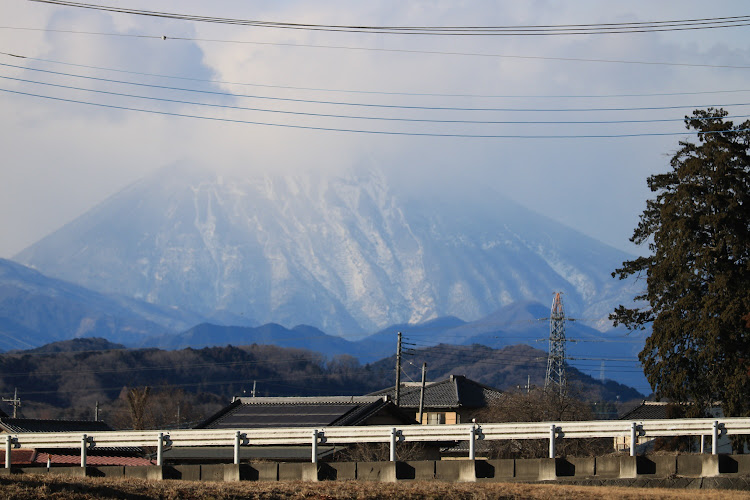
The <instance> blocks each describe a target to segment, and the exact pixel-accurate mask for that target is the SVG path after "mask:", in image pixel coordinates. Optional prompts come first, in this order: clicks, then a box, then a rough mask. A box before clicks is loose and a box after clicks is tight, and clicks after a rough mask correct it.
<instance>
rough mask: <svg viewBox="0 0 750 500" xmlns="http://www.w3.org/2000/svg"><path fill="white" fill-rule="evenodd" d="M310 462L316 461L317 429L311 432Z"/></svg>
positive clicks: (315, 462)
mask: <svg viewBox="0 0 750 500" xmlns="http://www.w3.org/2000/svg"><path fill="white" fill-rule="evenodd" d="M312 463H314V464H317V463H318V429H315V430H314V431H313V432H312Z"/></svg>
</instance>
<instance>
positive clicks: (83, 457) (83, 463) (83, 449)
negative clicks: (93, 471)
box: [81, 434, 86, 468]
mask: <svg viewBox="0 0 750 500" xmlns="http://www.w3.org/2000/svg"><path fill="white" fill-rule="evenodd" d="M81 467H84V468H85V467H86V434H84V435H83V436H81Z"/></svg>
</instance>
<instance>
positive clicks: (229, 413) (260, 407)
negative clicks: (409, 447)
mask: <svg viewBox="0 0 750 500" xmlns="http://www.w3.org/2000/svg"><path fill="white" fill-rule="evenodd" d="M416 424H417V422H416V420H414V419H413V418H412V417H411V414H410V413H408V412H404V411H401V410H399V409H398V408H396V406H395V405H394V404H393V402H392V401H390V400H389V399H388V398H387V397H383V396H327V397H260V398H252V397H250V398H245V397H243V398H235V399H234V400H233V401H232V403H231V404H229V405H227V406H226V407H225V408H223V409H221V410H220V411H218V412H217V413H216V414H214V415H212V416H210V417H208V418H207V419H206V420H204V421H203V422H201V423H200V424H198V425H197V426H196V429H257V428H264V427H311V428H312V427H317V428H321V429H322V428H323V427H340V426H363V425H397V426H402V425H416ZM343 448H346V447H343ZM310 450H311V447H310V446H243V447H241V448H240V458H241V459H243V460H246V459H252V460H288V461H297V460H299V461H309V460H310ZM341 450H342V447H341V446H338V447H334V446H327V445H324V444H321V445H319V446H318V456H319V458H325V457H326V456H329V455H331V454H332V453H334V452H335V451H341ZM232 454H233V450H232V449H231V448H227V447H208V446H207V447H190V448H177V447H175V448H172V449H170V450H167V451H165V452H164V459H165V460H168V461H170V462H195V461H200V462H204V463H205V462H213V461H216V462H226V461H228V460H231V459H232Z"/></svg>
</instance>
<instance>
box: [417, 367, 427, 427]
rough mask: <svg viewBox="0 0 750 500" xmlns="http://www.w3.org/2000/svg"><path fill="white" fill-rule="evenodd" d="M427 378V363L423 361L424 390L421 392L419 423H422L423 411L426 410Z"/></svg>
mask: <svg viewBox="0 0 750 500" xmlns="http://www.w3.org/2000/svg"><path fill="white" fill-rule="evenodd" d="M426 380H427V363H426V362H425V363H422V392H420V393H419V423H420V425H421V424H422V413H423V412H424V385H425V381H426Z"/></svg>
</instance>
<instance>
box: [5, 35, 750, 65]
mask: <svg viewBox="0 0 750 500" xmlns="http://www.w3.org/2000/svg"><path fill="white" fill-rule="evenodd" d="M0 29H9V30H22V31H42V32H47V33H67V34H71V35H91V36H113V37H120V38H145V39H152V40H179V41H188V42H211V43H234V44H244V45H264V46H276V47H301V48H313V49H331V50H356V51H368V52H392V53H403V54H420V55H421V54H427V55H442V56H466V57H491V58H499V59H522V60H523V59H527V60H532V61H533V60H540V61H562V62H590V63H606V64H636V65H647V66H676V67H686V68H713V69H750V66H747V65H735V64H696V63H683V62H672V61H633V60H628V59H592V58H584V57H554V56H524V55H515V54H493V53H486V52H463V51H461V52H459V51H450V50H417V49H388V48H382V47H357V46H349V45H322V44H309V43H291V42H286V43H285V42H259V41H253V40H227V39H217V38H198V37H185V36H166V35H138V34H133V33H112V32H101V31H78V30H60V29H51V28H28V27H20V26H0ZM4 54H6V55H10V56H14V57H24V56H19V55H16V54H11V53H7V52H4Z"/></svg>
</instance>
